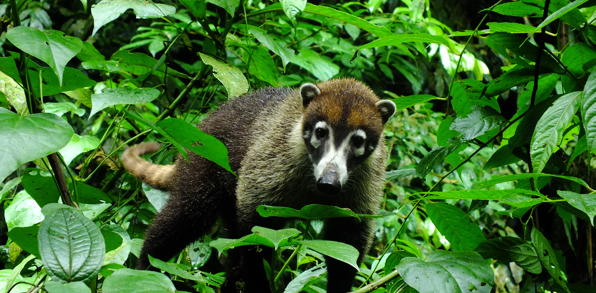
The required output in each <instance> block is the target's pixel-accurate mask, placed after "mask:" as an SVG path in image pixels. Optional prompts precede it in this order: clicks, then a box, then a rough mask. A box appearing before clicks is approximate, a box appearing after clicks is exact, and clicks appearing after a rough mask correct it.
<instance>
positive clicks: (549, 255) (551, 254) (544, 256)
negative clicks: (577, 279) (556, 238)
mask: <svg viewBox="0 0 596 293" xmlns="http://www.w3.org/2000/svg"><path fill="white" fill-rule="evenodd" d="M530 238H531V239H532V244H533V245H534V247H535V248H536V252H537V254H538V259H540V263H541V264H542V267H543V268H544V269H545V270H546V271H547V272H548V273H549V274H550V275H551V276H552V277H553V279H554V280H555V282H557V284H559V286H561V287H563V289H564V290H565V291H566V292H568V293H570V291H569V289H568V288H567V283H566V282H565V281H564V280H563V272H562V271H561V268H560V266H559V262H557V256H556V254H555V251H554V250H553V248H552V247H551V246H550V243H549V242H548V240H547V239H546V238H545V237H544V235H542V233H540V231H539V230H538V229H536V228H533V229H532V233H530Z"/></svg>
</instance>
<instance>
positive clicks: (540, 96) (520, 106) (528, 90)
mask: <svg viewBox="0 0 596 293" xmlns="http://www.w3.org/2000/svg"><path fill="white" fill-rule="evenodd" d="M565 52H567V51H565ZM565 64H567V63H565ZM559 77H561V76H560V75H558V74H556V73H551V74H543V75H542V76H541V77H540V78H539V79H538V85H539V86H538V90H537V91H536V96H535V100H534V108H533V109H535V108H537V107H536V106H537V105H540V107H544V106H546V105H541V103H542V102H543V101H545V100H547V99H548V98H549V97H551V93H552V92H553V90H554V89H555V87H556V86H557V83H558V82H559ZM533 90H534V81H530V82H528V83H527V84H526V87H525V88H524V91H523V92H522V94H521V95H520V96H519V98H518V99H517V113H516V114H515V116H514V117H516V118H517V116H519V115H521V114H522V113H524V112H526V111H527V110H528V109H530V104H531V102H530V100H531V99H532V91H533ZM551 104H552V103H551ZM549 106H550V105H549ZM545 110H546V108H544V109H543V110H542V111H541V113H544V111H545ZM528 114H530V112H528ZM528 114H526V116H527V115H528ZM533 128H534V126H533V127H532V129H533Z"/></svg>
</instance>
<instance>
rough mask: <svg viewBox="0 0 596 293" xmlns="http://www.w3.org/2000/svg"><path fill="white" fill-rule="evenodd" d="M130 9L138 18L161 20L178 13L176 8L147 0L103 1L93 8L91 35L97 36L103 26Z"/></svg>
mask: <svg viewBox="0 0 596 293" xmlns="http://www.w3.org/2000/svg"><path fill="white" fill-rule="evenodd" d="M128 9H133V10H134V12H135V14H136V15H137V17H138V18H159V17H164V16H167V15H170V14H174V13H176V8H175V7H174V6H171V5H166V4H160V3H153V2H150V1H145V0H127V1H119V0H103V1H101V2H99V3H98V4H95V5H93V6H91V14H92V15H93V33H92V34H91V35H95V33H96V32H97V31H98V30H99V29H100V28H101V27H102V26H104V25H106V24H108V23H110V22H112V21H114V20H115V19H117V18H118V17H120V15H122V13H124V12H125V11H126V10H128Z"/></svg>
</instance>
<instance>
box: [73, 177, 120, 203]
mask: <svg viewBox="0 0 596 293" xmlns="http://www.w3.org/2000/svg"><path fill="white" fill-rule="evenodd" d="M76 184H77V186H76V187H77V189H76V190H77V194H76V196H77V197H76V200H77V202H79V203H87V204H100V203H111V202H112V199H111V198H110V197H109V196H108V195H107V194H106V193H105V192H103V191H102V190H101V189H98V188H95V187H93V186H90V185H87V184H85V183H83V182H80V181H76ZM68 189H69V190H71V191H74V188H73V186H72V182H68ZM73 194H74V192H73Z"/></svg>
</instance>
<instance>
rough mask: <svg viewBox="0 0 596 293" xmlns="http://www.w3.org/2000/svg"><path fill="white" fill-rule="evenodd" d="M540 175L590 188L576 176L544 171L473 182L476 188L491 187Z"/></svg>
mask: <svg viewBox="0 0 596 293" xmlns="http://www.w3.org/2000/svg"><path fill="white" fill-rule="evenodd" d="M540 177H554V178H561V179H565V180H569V181H572V182H575V183H577V184H579V185H581V186H583V187H586V188H590V186H589V185H588V184H587V183H586V182H585V181H584V180H582V179H580V178H577V177H573V176H563V175H555V174H544V173H521V174H513V175H505V176H498V177H493V179H491V180H486V181H482V182H478V183H475V184H474V187H476V188H486V187H493V186H495V185H497V184H499V183H503V182H509V181H515V180H523V179H530V178H540Z"/></svg>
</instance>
